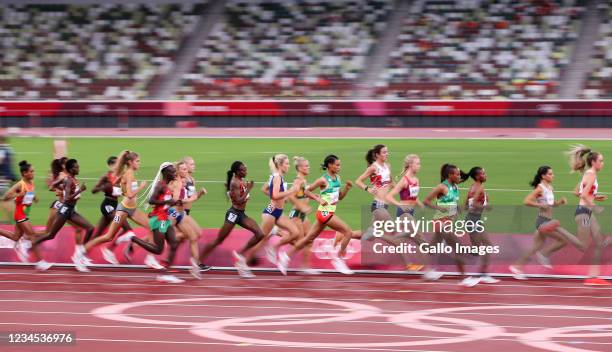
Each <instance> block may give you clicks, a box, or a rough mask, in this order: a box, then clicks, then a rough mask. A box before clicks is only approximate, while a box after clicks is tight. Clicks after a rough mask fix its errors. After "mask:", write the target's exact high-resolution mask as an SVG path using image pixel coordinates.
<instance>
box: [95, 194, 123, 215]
mask: <svg viewBox="0 0 612 352" xmlns="http://www.w3.org/2000/svg"><path fill="white" fill-rule="evenodd" d="M118 203H119V202H118V201H117V200H116V199H114V198H108V197H105V198H104V200H103V201H102V204H100V212H101V213H102V215H103V216H104V217H107V216H110V215H113V213H114V212H115V210H116V209H117V204H118Z"/></svg>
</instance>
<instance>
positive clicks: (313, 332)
mask: <svg viewBox="0 0 612 352" xmlns="http://www.w3.org/2000/svg"><path fill="white" fill-rule="evenodd" d="M0 325H16V326H21V325H23V326H61V327H69V328H79V327H83V328H102V329H144V330H178V331H181V330H184V331H189V330H190V329H191V327H166V326H129V325H88V324H56V323H53V324H51V323H29V322H23V323H22V322H9V323H1V322H0ZM436 325H441V326H456V325H457V324H450V323H436ZM464 326H465V327H478V326H477V325H464ZM497 326H498V327H501V328H512V329H534V330H535V329H548V327H537V326H511V325H497ZM224 331H230V332H247V333H266V334H277V333H278V330H254V329H224ZM289 333H290V334H291V335H332V336H368V337H402V338H431V337H433V336H424V335H408V334H401V335H397V334H362V333H348V332H327V331H304V330H298V331H294V330H292V331H290V332H289ZM435 338H436V339H445V338H453V337H452V336H435ZM488 341H516V339H508V338H492V339H488ZM553 342H559V343H562V342H564V341H553ZM589 344H594V345H610V344H612V342H589Z"/></svg>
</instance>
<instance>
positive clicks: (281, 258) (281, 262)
mask: <svg viewBox="0 0 612 352" xmlns="http://www.w3.org/2000/svg"><path fill="white" fill-rule="evenodd" d="M290 261H291V258H289V256H288V255H287V253H285V252H282V251H281V252H280V253H279V254H278V262H277V263H276V266H277V267H278V270H279V271H280V272H281V273H282V274H283V275H287V268H288V267H289V262H290Z"/></svg>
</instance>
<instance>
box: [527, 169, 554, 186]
mask: <svg viewBox="0 0 612 352" xmlns="http://www.w3.org/2000/svg"><path fill="white" fill-rule="evenodd" d="M550 169H551V167H550V166H546V165H544V166H540V167H539V168H538V172H537V173H536V174H535V176H534V177H533V181H531V182H530V183H529V185H530V186H531V187H533V188H536V187H538V185H539V184H540V183H541V182H542V176H544V175H546V174H547V173H548V170H550Z"/></svg>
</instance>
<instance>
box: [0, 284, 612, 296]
mask: <svg viewBox="0 0 612 352" xmlns="http://www.w3.org/2000/svg"><path fill="white" fill-rule="evenodd" d="M3 282H4V283H13V284H41V285H48V284H54V285H85V286H94V285H95V286H118V287H126V286H144V287H156V288H157V287H159V283H150V284H147V283H106V282H71V281H19V280H5V281H3ZM164 286H165V287H182V288H185V289H191V288H193V289H203V288H204V289H206V288H220V289H236V290H245V289H248V290H255V289H262V288H263V289H266V290H282V291H287V290H289V291H314V292H329V291H332V292H338V291H347V292H351V293H354V292H364V293H375V292H381V293H391V292H393V293H424V294H444V295H460V296H502V297H503V296H512V297H516V296H521V297H530V298H532V297H554V298H572V299H573V298H589V299H602V300H605V299H609V300H612V296H608V297H606V296H587V295H554V294H533V293H531V294H527V293H494V292H466V291H425V290H410V289H409V288H406V289H404V290H394V291H389V290H376V289H361V290H359V289H354V288H336V287H331V288H318V287H262V286H244V285H241V286H235V285H231V286H227V285H206V284H204V285H181V284H164Z"/></svg>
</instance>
